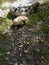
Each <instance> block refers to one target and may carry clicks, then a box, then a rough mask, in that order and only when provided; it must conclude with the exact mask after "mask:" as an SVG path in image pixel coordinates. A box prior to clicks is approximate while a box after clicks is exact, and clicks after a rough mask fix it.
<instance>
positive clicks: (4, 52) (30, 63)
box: [0, 3, 49, 65]
mask: <svg viewBox="0 0 49 65" xmlns="http://www.w3.org/2000/svg"><path fill="white" fill-rule="evenodd" d="M13 18H15V17H13V16H12V15H10V14H8V15H7V17H6V18H3V19H0V65H17V64H18V65H19V64H21V65H49V3H45V4H43V5H40V6H39V8H38V11H37V12H36V13H32V14H31V15H30V16H29V22H28V23H27V24H25V25H22V26H20V25H19V26H13V25H12V19H13ZM2 22H3V23H4V25H3V24H2ZM7 27H10V29H9V30H8V33H5V34H3V33H4V31H5V30H6V29H7Z"/></svg>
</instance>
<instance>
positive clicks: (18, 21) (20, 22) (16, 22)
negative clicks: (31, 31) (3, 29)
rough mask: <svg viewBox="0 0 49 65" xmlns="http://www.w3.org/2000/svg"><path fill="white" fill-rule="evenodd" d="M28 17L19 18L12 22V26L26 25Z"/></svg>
mask: <svg viewBox="0 0 49 65" xmlns="http://www.w3.org/2000/svg"><path fill="white" fill-rule="evenodd" d="M27 20H28V17H26V16H19V17H17V18H15V19H14V20H13V24H14V25H22V24H24V23H27Z"/></svg>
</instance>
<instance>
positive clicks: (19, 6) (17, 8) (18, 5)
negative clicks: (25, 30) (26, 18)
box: [10, 0, 37, 16]
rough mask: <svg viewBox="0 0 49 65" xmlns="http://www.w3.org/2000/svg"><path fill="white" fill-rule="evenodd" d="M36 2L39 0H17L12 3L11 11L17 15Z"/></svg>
mask: <svg viewBox="0 0 49 65" xmlns="http://www.w3.org/2000/svg"><path fill="white" fill-rule="evenodd" d="M36 2H37V0H17V1H15V2H14V3H13V4H12V6H11V8H10V12H11V13H12V14H13V15H16V16H17V15H20V13H21V12H24V11H25V10H26V9H27V8H28V7H29V6H32V5H33V4H34V3H36Z"/></svg>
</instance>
